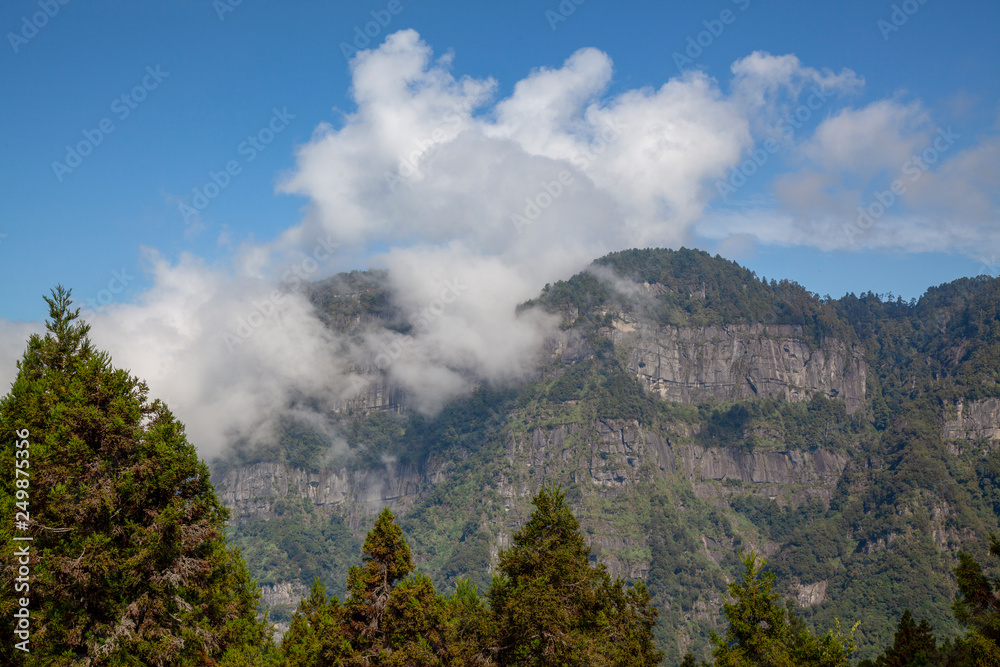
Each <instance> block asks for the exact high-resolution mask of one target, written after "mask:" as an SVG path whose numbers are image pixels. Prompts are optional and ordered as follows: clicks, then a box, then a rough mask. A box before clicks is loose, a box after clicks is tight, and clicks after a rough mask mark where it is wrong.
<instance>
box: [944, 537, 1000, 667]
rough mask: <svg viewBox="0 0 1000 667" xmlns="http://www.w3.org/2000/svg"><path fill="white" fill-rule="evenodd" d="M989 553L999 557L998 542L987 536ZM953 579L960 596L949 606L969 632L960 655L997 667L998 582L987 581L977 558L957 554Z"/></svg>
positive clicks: (999, 647)
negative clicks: (957, 560) (957, 559)
mask: <svg viewBox="0 0 1000 667" xmlns="http://www.w3.org/2000/svg"><path fill="white" fill-rule="evenodd" d="M989 542H990V546H989V553H990V555H991V556H1000V540H998V539H997V537H996V536H995V535H990V536H989ZM958 558H959V563H958V565H957V566H955V580H956V583H957V584H958V592H959V595H958V597H957V598H956V599H955V603H954V604H953V605H952V610H953V611H954V614H955V620H956V621H958V622H959V623H960V624H961V625H963V626H964V627H965V628H966V629H967V630H968V633H967V634H966V636H965V637H963V638H962V639H961V640H960V641H959V642H958V644H959V647H958V648H959V652H960V653H961V654H963V655H965V656H968V657H969V659H971V660H975V661H977V662H975V663H974V664H980V663H981V664H993V665H997V664H1000V597H998V592H1000V583H998V582H995V581H990V580H989V578H987V577H986V575H985V574H983V569H982V567H981V566H980V565H979V563H978V562H976V559H975V558H973V557H972V556H971V555H969V554H967V553H964V552H962V553H959V554H958Z"/></svg>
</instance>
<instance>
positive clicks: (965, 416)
mask: <svg viewBox="0 0 1000 667" xmlns="http://www.w3.org/2000/svg"><path fill="white" fill-rule="evenodd" d="M955 413H956V414H955V418H954V419H949V420H947V421H945V423H944V429H943V435H944V437H945V438H948V439H950V440H991V441H997V440H1000V399H997V398H984V399H981V400H978V401H970V402H969V403H968V404H966V403H965V402H964V401H961V400H960V401H958V403H957V404H956V405H955Z"/></svg>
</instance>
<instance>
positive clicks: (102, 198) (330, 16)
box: [0, 0, 1000, 319]
mask: <svg viewBox="0 0 1000 667" xmlns="http://www.w3.org/2000/svg"><path fill="white" fill-rule="evenodd" d="M386 5H387V3H386V2H359V3H350V4H349V5H347V6H344V5H341V4H337V3H329V2H286V3H278V2H273V1H272V2H269V1H266V0H244V1H243V2H242V3H241V4H240V5H238V6H235V7H232V11H222V10H220V9H219V6H218V5H216V6H215V7H213V5H212V3H211V2H208V1H202V2H194V1H190V2H188V1H174V2H166V3H157V4H155V5H149V4H146V3H144V4H143V5H142V6H136V5H135V4H134V3H127V2H112V1H108V0H104V1H101V2H89V3H85V2H80V1H78V0H73V1H71V2H68V3H67V4H65V5H61V4H56V5H54V6H55V7H58V11H57V13H56V14H55V16H53V17H52V18H50V19H48V21H47V24H46V25H44V26H43V27H41V28H39V29H38V30H37V34H35V35H34V36H33V37H31V38H30V39H29V40H27V42H26V43H20V44H18V45H17V49H18V50H17V52H16V53H15V52H14V48H15V47H14V45H12V44H11V38H10V34H9V33H21V31H22V30H23V19H24V17H28V18H29V19H30V18H31V16H32V15H33V14H36V13H37V12H39V11H41V9H40V6H39V4H38V3H37V2H29V1H26V0H14V1H11V2H7V3H4V7H3V10H2V12H0V27H2V29H3V32H4V34H5V35H6V39H5V40H4V45H3V49H0V51H2V53H0V58H2V60H3V64H2V70H0V72H2V73H0V77H2V78H0V85H2V87H3V89H4V90H5V91H8V94H9V95H10V97H9V98H8V103H7V104H5V105H4V107H3V110H2V111H0V113H2V114H3V116H4V118H3V127H4V133H3V134H4V139H3V142H2V153H0V155H2V170H3V175H4V178H3V179H2V182H0V197H2V201H3V202H4V206H3V214H2V216H0V233H3V234H6V237H5V238H3V239H2V243H0V259H2V262H0V285H2V286H3V287H2V288H0V289H2V298H0V304H2V306H0V317H6V318H9V319H38V318H40V317H42V316H43V315H44V303H43V302H42V301H41V299H40V295H41V294H43V293H46V292H47V291H48V289H49V288H50V287H51V286H52V285H53V284H55V283H56V282H62V283H65V284H66V285H69V286H72V287H73V288H74V290H75V293H76V294H77V295H78V296H80V297H81V298H85V295H96V294H97V293H98V292H99V291H100V290H101V289H103V288H105V287H106V285H107V283H108V282H109V281H110V280H111V279H113V277H114V275H113V273H112V272H113V271H121V270H123V269H124V270H125V271H126V273H127V274H131V275H134V276H136V278H135V280H133V281H132V282H130V283H129V285H128V287H127V289H126V290H125V291H124V292H122V293H120V294H119V295H116V298H119V299H125V300H128V299H134V298H137V297H139V296H140V295H141V293H142V290H143V289H145V288H146V287H147V286H148V285H149V277H148V276H147V275H145V274H144V273H143V269H142V267H143V259H142V255H141V250H140V248H141V247H142V246H148V247H151V248H155V249H157V250H159V251H160V252H161V253H163V255H164V256H166V257H168V258H176V257H177V256H178V255H179V254H180V253H181V252H184V251H190V252H193V253H195V254H197V255H199V256H201V257H204V258H206V260H208V261H210V262H226V261H227V260H228V258H229V257H230V255H231V253H232V252H233V247H234V245H236V244H238V243H240V242H241V241H246V240H248V239H254V240H258V241H267V240H270V239H273V238H275V237H276V236H277V235H278V234H279V233H280V231H281V230H283V229H286V228H288V227H291V226H293V225H295V224H296V223H297V222H298V221H299V220H300V217H301V212H300V211H301V209H302V207H303V206H304V205H305V204H306V200H305V199H304V198H302V197H299V196H294V195H287V194H275V191H274V190H275V183H276V182H277V180H278V178H279V176H280V174H282V173H283V172H287V171H288V170H291V169H293V168H294V166H295V156H294V150H295V147H296V146H297V145H300V144H302V143H304V142H307V141H308V140H309V138H310V135H311V133H312V131H313V129H314V128H315V127H316V126H317V125H318V124H319V123H321V122H332V123H334V124H336V123H337V122H338V117H339V113H338V111H337V110H340V111H347V112H350V111H352V110H353V109H354V107H355V105H354V103H353V101H352V100H351V98H350V96H349V88H350V85H351V80H350V73H349V69H348V64H347V62H346V61H345V58H344V57H343V55H342V53H341V47H340V44H341V43H342V42H347V43H350V42H351V41H352V39H353V37H354V29H355V27H360V28H362V29H363V27H364V24H365V23H366V22H368V21H371V20H372V16H371V15H370V12H372V11H375V12H379V11H385V10H386ZM558 5H559V3H557V2H548V3H546V2H530V3H529V2H505V3H489V2H488V3H474V4H473V3H452V2H447V3H446V2H437V3H434V2H408V1H406V0H401V2H400V6H401V7H402V11H401V12H400V13H399V14H398V15H392V18H391V22H390V23H389V24H388V25H387V26H385V27H384V28H383V27H381V26H379V28H380V30H379V34H378V35H377V36H376V37H375V38H374V39H372V45H373V46H374V45H377V44H378V43H380V42H381V40H382V39H383V38H384V37H385V36H386V35H387V34H389V33H390V32H393V31H396V30H400V29H404V28H413V29H415V30H416V31H417V32H418V33H419V34H420V36H421V37H422V38H423V39H424V40H425V41H426V42H427V43H428V44H429V45H430V46H431V47H432V48H433V49H434V51H435V53H444V52H447V51H452V52H453V53H454V55H455V58H454V63H453V70H454V71H455V72H456V74H458V75H467V76H471V77H476V78H486V77H493V78H494V79H496V81H497V83H498V88H497V93H496V97H497V98H502V97H504V96H505V95H507V94H509V93H510V91H511V89H512V86H513V84H514V83H515V82H517V81H518V80H520V79H522V78H524V77H525V76H526V75H527V74H529V72H530V71H531V70H532V69H533V68H538V67H557V66H559V65H560V64H561V63H562V62H563V61H564V60H565V59H566V58H567V57H569V56H570V55H571V54H572V53H573V52H574V51H576V50H577V49H579V48H581V47H585V46H593V47H596V48H597V49H600V50H601V51H603V52H605V53H606V54H608V55H609V56H610V58H611V59H612V60H613V62H614V78H613V80H612V83H611V85H610V87H609V90H608V93H609V94H613V93H615V92H617V91H622V90H626V89H631V88H640V87H643V86H653V87H658V86H660V85H662V84H663V83H664V82H665V81H667V80H668V79H669V78H672V77H675V76H677V75H678V71H677V67H676V66H675V63H674V60H673V58H672V54H673V53H674V52H681V53H683V51H684V49H685V47H686V46H687V38H688V37H697V36H698V33H699V32H702V31H704V30H705V27H704V26H703V22H704V21H709V22H711V21H714V20H715V19H717V18H718V17H719V14H720V13H721V12H722V11H723V10H726V9H729V10H731V11H733V12H734V16H735V20H734V21H733V23H731V24H729V25H726V26H725V27H724V30H723V31H722V33H721V34H720V35H719V36H718V37H714V39H713V41H712V43H711V44H710V45H709V46H708V47H706V48H705V49H704V52H703V53H702V54H701V55H700V57H698V58H697V59H696V60H695V61H694V64H695V65H696V66H697V67H700V68H702V69H703V70H704V71H705V72H706V73H707V74H708V75H709V76H712V77H715V78H716V79H718V80H720V82H723V85H725V82H726V81H727V80H728V79H729V76H730V75H729V67H730V65H731V64H732V63H733V62H734V61H736V60H738V59H740V58H743V57H745V56H747V55H749V54H750V53H751V52H753V51H755V50H764V51H767V52H769V53H772V54H795V55H796V56H797V57H798V58H799V59H800V60H801V61H802V63H803V64H804V65H806V66H809V67H815V68H830V69H832V70H834V71H839V70H841V69H842V68H850V69H851V70H853V71H854V72H856V73H857V74H858V75H859V76H862V77H864V88H863V91H862V92H860V93H859V94H858V95H856V96H854V97H853V98H851V99H849V100H848V101H849V102H850V103H852V104H854V105H863V104H864V103H865V102H870V101H874V100H878V99H884V98H889V99H898V100H901V101H904V102H912V101H915V100H916V101H919V102H920V103H921V104H923V105H924V106H925V107H926V109H928V110H929V111H930V112H931V113H933V114H934V117H935V121H936V122H937V123H938V124H953V125H955V126H956V127H961V128H962V130H963V131H962V132H961V135H962V139H961V141H962V143H963V144H964V145H966V146H968V145H971V144H972V143H973V142H975V140H976V137H977V136H979V135H982V134H984V133H994V132H996V128H997V115H998V99H1000V71H998V69H1000V45H998V42H997V40H996V39H995V38H994V37H995V35H992V34H990V31H992V30H993V29H994V28H995V27H996V25H998V18H1000V7H998V6H997V5H996V3H992V2H969V1H964V2H951V3H945V2H941V1H940V0H927V2H925V3H923V4H918V5H917V7H918V10H917V11H916V12H915V13H914V14H912V16H908V20H907V21H906V23H904V24H903V25H901V26H899V30H898V31H892V32H891V33H888V34H889V39H888V40H886V39H884V37H883V34H882V32H881V31H880V29H879V27H878V25H877V22H878V21H879V20H887V21H890V20H891V15H892V5H893V3H889V2H886V3H880V2H845V3H824V4H815V3H801V2H798V3H796V2H764V1H763V0H750V1H749V2H745V3H744V2H740V3H732V2H729V1H728V0H726V1H716V2H707V3H706V2H672V3H651V2H625V3H609V2H600V1H598V0H587V1H586V2H583V3H582V4H580V5H579V6H576V5H571V6H574V7H575V11H574V12H573V13H572V14H571V15H570V16H568V17H566V20H564V21H558V22H556V23H555V26H556V29H555V30H553V29H552V27H551V26H550V19H549V18H547V17H546V15H545V11H546V10H549V11H558ZM897 6H898V5H897ZM742 7H745V9H741V8H742ZM50 11H51V9H50ZM220 14H221V18H220ZM39 22H40V21H39ZM28 34H30V30H29V31H28ZM15 41H16V40H15ZM147 66H154V67H155V66H159V67H161V68H162V70H163V71H164V72H168V73H169V76H167V77H166V78H165V79H164V80H163V82H162V83H161V84H160V85H159V86H158V87H157V88H156V89H155V90H152V91H149V93H148V96H147V97H146V99H145V100H144V101H142V102H141V103H139V104H138V106H137V108H135V109H134V110H132V111H131V113H130V115H129V116H128V117H127V118H124V119H119V117H118V116H119V114H116V113H113V112H112V111H111V104H112V102H113V100H115V99H116V98H118V97H120V96H121V95H122V94H123V93H127V92H128V91H130V90H131V89H132V88H133V87H135V86H136V85H139V84H141V82H142V78H143V76H144V74H145V71H144V70H145V68H146V67H147ZM273 108H279V109H284V108H287V109H288V111H289V113H292V114H294V115H295V118H294V120H293V121H291V122H290V124H289V125H288V127H287V129H285V130H284V131H283V132H281V133H280V134H278V135H277V136H276V138H275V139H274V141H273V142H272V143H271V144H269V145H268V146H267V147H266V150H265V151H264V152H262V153H261V154H260V155H259V156H258V158H257V159H255V160H254V162H253V163H250V164H246V165H244V168H243V169H242V172H241V173H240V174H239V176H238V177H236V178H234V179H233V181H232V182H231V184H230V185H229V186H228V187H227V188H226V189H225V190H224V191H223V192H222V193H221V194H220V195H219V196H218V197H217V198H216V199H215V200H213V201H212V202H211V204H210V205H209V207H208V208H207V209H206V210H205V212H204V215H203V222H202V224H203V225H204V229H203V230H202V231H201V232H200V233H198V234H195V233H193V230H192V229H191V228H190V226H189V225H187V224H186V222H185V220H184V218H183V217H182V216H181V215H180V214H179V212H178V208H177V204H176V202H175V201H174V200H172V197H186V196H190V193H191V189H192V188H194V187H197V186H200V185H203V184H204V183H205V182H206V181H207V180H208V175H209V172H210V171H212V170H215V171H218V170H219V169H220V168H222V167H223V166H224V165H225V163H226V162H227V161H229V160H232V159H237V160H242V159H243V156H240V155H239V154H238V153H237V147H238V145H239V144H240V143H241V142H242V141H243V140H244V139H245V138H246V137H247V135H249V134H251V133H253V132H256V131H257V130H259V129H260V128H262V127H263V126H264V125H265V124H266V122H267V120H268V119H269V117H270V115H271V110H272V109H273ZM828 111H829V112H832V111H834V109H830V110H828ZM824 112H827V110H824ZM104 118H110V119H111V120H112V121H113V122H114V125H115V129H114V131H113V132H111V133H110V134H108V135H107V136H106V137H105V138H104V139H103V141H102V143H101V144H100V145H99V146H97V147H96V148H95V150H94V152H93V153H92V154H91V155H89V156H87V157H86V158H85V159H84V160H83V162H82V164H81V166H80V167H78V168H77V169H75V170H74V171H73V172H72V173H68V174H65V175H64V176H63V179H62V181H61V182H60V181H59V180H58V179H57V177H56V175H55V174H54V173H53V168H52V166H51V165H52V163H53V162H55V161H60V162H61V161H64V160H63V158H64V157H65V154H66V149H65V147H66V146H67V145H70V144H75V143H77V142H78V141H79V140H81V139H84V137H83V135H82V132H83V131H84V130H93V129H94V128H97V127H98V124H99V121H100V120H101V119H104ZM815 120H818V118H817V119H813V122H815ZM780 157H783V156H780ZM767 186H768V183H767V182H766V180H765V179H761V178H758V179H756V180H755V181H754V182H752V183H751V184H750V187H749V188H747V189H746V191H745V192H744V191H741V192H740V195H741V196H744V197H749V196H751V194H753V195H758V196H767V191H768V187H767ZM750 188H752V189H753V192H751V191H750ZM710 206H711V205H710ZM223 230H227V231H228V238H229V240H230V242H231V245H227V244H225V243H222V244H220V243H219V242H218V239H219V235H220V233H221V232H222V231H223ZM700 245H703V246H705V247H706V248H709V249H710V250H712V249H716V248H715V244H714V243H711V242H709V241H708V240H705V239H702V240H701V243H700ZM725 250H726V248H725V247H723V251H725ZM945 250H946V252H943V253H910V252H893V251H889V252H880V251H867V252H866V251H864V250H861V249H859V251H856V252H832V253H826V252H822V251H817V250H813V249H810V248H808V247H789V248H781V247H770V246H768V245H767V244H763V245H762V246H759V247H758V248H757V250H756V252H755V253H754V252H753V251H752V250H749V251H747V250H746V249H744V251H743V252H733V251H730V252H729V253H728V254H730V255H731V256H733V258H735V259H737V260H739V261H741V262H743V263H746V264H747V265H749V266H750V267H751V268H753V269H754V270H756V271H757V272H758V273H761V274H765V275H768V276H775V277H781V276H788V277H792V278H795V279H797V280H799V281H800V282H802V283H803V284H805V285H806V286H807V287H808V288H810V289H812V290H814V291H817V292H819V293H821V294H825V293H830V294H832V295H834V296H838V295H840V294H842V293H844V292H845V291H849V290H850V291H856V290H861V289H868V288H871V289H874V290H876V291H890V290H891V291H893V292H894V293H897V294H903V295H904V296H907V297H910V296H916V295H919V294H920V293H921V292H922V290H923V289H924V288H926V287H927V286H928V285H929V284H932V283H938V282H941V281H945V280H950V279H953V278H955V277H958V276H962V275H972V274H976V273H978V272H980V270H981V269H980V267H981V265H982V262H981V261H978V260H977V258H976V257H968V256H967V254H963V253H962V252H960V251H955V250H952V249H945ZM984 258H986V259H992V254H988V255H984ZM987 268H988V269H989V267H987ZM91 298H94V297H91Z"/></svg>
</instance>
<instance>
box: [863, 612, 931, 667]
mask: <svg viewBox="0 0 1000 667" xmlns="http://www.w3.org/2000/svg"><path fill="white" fill-rule="evenodd" d="M937 653H938V651H937V640H936V639H934V634H933V632H931V626H930V624H929V623H928V622H927V619H920V624H919V625H918V624H917V623H915V622H914V620H913V615H912V614H910V610H909V609H906V610H904V611H903V616H902V618H900V619H899V627H898V629H897V630H896V635H895V637H894V639H893V642H892V646H891V647H889V648H888V649H886V651H885V652H884V653H883V654H882V655H880V656H879V657H878V658H877V659H876V660H875V663H874V665H875V667H911V666H912V667H919V666H920V665H933V664H935V660H936V657H937Z"/></svg>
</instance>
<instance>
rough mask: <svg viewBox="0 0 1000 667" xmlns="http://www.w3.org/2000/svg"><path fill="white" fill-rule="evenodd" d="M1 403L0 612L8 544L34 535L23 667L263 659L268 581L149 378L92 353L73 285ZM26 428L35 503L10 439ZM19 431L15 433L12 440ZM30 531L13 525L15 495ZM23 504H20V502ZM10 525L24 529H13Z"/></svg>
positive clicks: (11, 656)
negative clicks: (243, 552) (235, 538)
mask: <svg viewBox="0 0 1000 667" xmlns="http://www.w3.org/2000/svg"><path fill="white" fill-rule="evenodd" d="M46 301H47V302H48V304H49V317H50V319H49V320H48V321H47V322H46V327H47V333H46V334H45V335H44V336H39V335H33V336H31V338H30V339H29V341H28V346H27V350H26V351H25V353H24V357H23V359H22V360H21V361H20V362H19V363H18V375H17V378H16V380H15V382H14V384H13V386H12V388H11V390H10V393H9V394H7V395H6V396H4V397H3V399H2V400H0V437H2V441H0V470H2V473H0V515H2V516H3V521H0V568H2V570H0V577H2V586H0V588H2V593H0V616H3V617H4V618H10V617H11V613H12V612H13V610H14V609H15V607H16V606H17V605H18V604H19V603H18V600H17V599H16V597H15V593H14V589H13V579H14V578H15V576H16V574H17V572H16V569H15V568H16V567H17V561H16V560H15V557H14V553H13V552H14V549H15V544H17V545H19V546H20V545H23V544H25V542H17V543H15V542H14V541H13V540H12V538H13V537H14V534H16V535H17V536H21V537H24V536H30V537H31V538H33V540H32V541H31V542H28V544H30V557H29V561H30V562H29V567H30V570H31V573H30V576H29V584H30V590H29V591H28V592H26V593H17V594H16V596H17V597H19V596H22V595H23V596H25V597H27V598H29V610H30V633H31V638H30V645H29V648H30V649H31V650H30V653H24V652H22V651H19V650H15V649H13V647H12V645H11V644H12V642H10V641H9V639H8V640H6V641H4V642H0V646H2V648H0V662H2V663H3V664H24V665H45V666H47V667H48V666H50V665H69V664H86V665H92V666H95V667H96V666H97V665H204V664H210V663H211V662H213V661H214V662H215V663H216V664H219V665H225V664H230V665H236V664H248V665H249V664H254V663H255V662H257V661H259V660H260V659H261V658H262V655H263V653H264V652H266V651H267V647H268V644H269V642H270V640H269V638H268V637H267V634H266V631H265V627H264V625H263V624H262V623H261V622H259V621H258V620H257V618H256V603H257V599H258V596H259V591H258V589H257V588H256V586H255V584H254V582H253V581H252V580H251V579H250V577H249V575H248V573H247V570H246V567H245V565H244V563H243V560H242V558H241V557H240V555H239V553H238V552H235V551H233V550H230V549H228V548H227V547H226V543H225V539H224V535H223V532H222V530H223V526H224V522H225V520H226V516H227V512H226V509H225V508H224V507H223V506H222V505H221V504H220V503H219V501H218V499H217V498H216V496H215V491H214V489H213V487H212V485H211V483H210V482H209V472H208V468H207V467H206V466H205V464H204V463H202V462H201V461H200V460H199V459H198V455H197V452H196V451H195V448H194V447H193V446H192V445H191V444H190V443H189V442H188V440H187V438H186V436H185V434H184V427H183V425H182V424H181V423H180V422H178V421H177V420H176V419H175V418H174V416H173V415H172V414H171V412H170V410H168V409H167V406H166V405H164V404H163V403H162V402H160V401H159V400H151V399H150V398H149V396H148V388H147V386H146V384H145V383H144V382H142V381H140V380H139V379H138V378H135V377H133V376H132V375H130V374H129V373H128V372H127V371H125V370H122V369H116V368H114V367H113V366H112V364H111V359H110V357H109V355H107V354H106V353H104V352H99V351H97V350H96V349H95V348H94V347H93V345H92V344H91V342H90V339H89V335H88V332H89V326H88V325H87V324H85V323H83V322H81V321H79V319H78V317H79V309H71V299H70V292H69V291H68V290H65V289H63V288H62V287H58V288H56V289H55V290H53V292H52V297H51V298H46ZM25 431H27V432H28V437H27V438H26V440H27V441H28V443H29V446H28V447H27V448H26V449H27V451H28V452H29V455H28V456H27V457H26V460H28V461H29V465H28V467H27V470H28V472H29V477H28V480H29V484H28V488H27V489H22V490H26V491H27V498H24V497H23V495H24V494H22V498H20V499H18V498H17V497H16V490H17V489H16V487H15V473H14V468H15V461H16V460H21V459H20V458H19V455H18V454H17V451H19V449H18V448H17V447H16V446H15V434H16V433H18V432H20V433H22V434H24V432H25ZM17 440H18V441H21V438H17ZM19 501H20V502H26V503H27V506H26V508H27V509H28V514H29V515H30V520H29V521H28V522H27V524H28V525H27V526H26V527H25V526H21V528H26V529H25V530H17V531H14V530H12V529H13V528H14V525H13V524H12V521H13V518H14V514H15V511H18V509H19V508H18V506H17V504H16V503H17V502H19ZM22 507H24V506H22ZM12 533H14V534H12Z"/></svg>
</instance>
